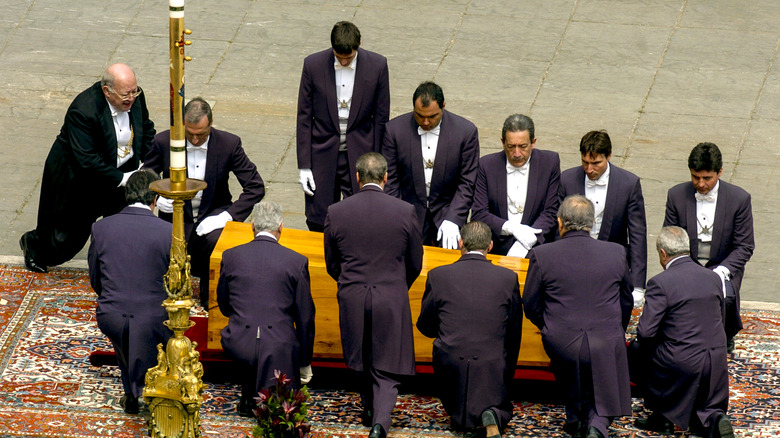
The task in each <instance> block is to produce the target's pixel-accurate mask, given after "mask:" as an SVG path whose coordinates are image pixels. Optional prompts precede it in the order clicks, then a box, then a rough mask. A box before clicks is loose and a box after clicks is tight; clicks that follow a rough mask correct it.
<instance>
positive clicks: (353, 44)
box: [330, 21, 360, 55]
mask: <svg viewBox="0 0 780 438" xmlns="http://www.w3.org/2000/svg"><path fill="white" fill-rule="evenodd" d="M330 45H331V47H333V50H335V51H336V53H338V54H339V55H349V54H351V53H352V51H353V50H357V49H358V47H360V29H358V27H357V26H355V25H354V24H352V23H350V22H349V21H339V22H338V23H336V24H334V25H333V30H331V31H330Z"/></svg>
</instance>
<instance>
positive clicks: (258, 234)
mask: <svg viewBox="0 0 780 438" xmlns="http://www.w3.org/2000/svg"><path fill="white" fill-rule="evenodd" d="M260 236H266V237H270V238H272V239H274V240H277V239H276V236H274V235H273V234H271V233H269V232H268V231H258V232H257V234H255V237H260Z"/></svg>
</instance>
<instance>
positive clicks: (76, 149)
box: [19, 64, 155, 273]
mask: <svg viewBox="0 0 780 438" xmlns="http://www.w3.org/2000/svg"><path fill="white" fill-rule="evenodd" d="M154 134H155V131H154V123H153V122H152V121H151V120H149V111H148V110H147V108H146V100H145V99H144V95H143V94H141V88H139V87H138V84H137V82H136V77H135V73H134V72H133V70H132V69H131V68H130V67H129V66H127V65H125V64H114V65H111V66H110V67H108V69H106V71H105V73H104V74H103V78H102V79H101V80H100V81H98V82H95V83H94V84H93V85H92V86H91V87H89V88H88V89H86V90H84V91H83V92H81V93H80V94H79V95H78V96H76V98H75V99H74V100H73V102H72V103H71V105H70V107H69V108H68V112H67V113H66V114H65V122H64V123H63V125H62V128H61V129H60V133H59V135H58V136H57V139H56V140H55V141H54V144H53V145H52V147H51V150H50V151H49V156H48V157H47V158H46V163H45V164H44V168H43V179H42V180H41V195H40V203H39V206H38V223H37V225H36V228H35V229H34V230H31V231H28V232H26V233H24V234H23V235H22V237H21V239H20V240H19V245H20V246H21V247H22V252H23V253H24V264H25V266H26V267H27V269H29V270H31V271H33V272H39V273H45V272H48V266H55V265H59V264H62V263H65V262H67V261H68V260H70V259H72V258H73V257H74V256H75V255H76V254H77V253H78V252H79V251H81V249H82V248H83V247H84V244H85V243H86V242H87V239H88V238H89V234H90V230H91V227H92V224H93V223H94V222H95V220H96V219H97V218H99V217H101V216H109V215H111V214H114V213H117V212H119V211H120V210H121V209H122V208H123V207H124V205H125V189H124V185H125V183H126V182H127V179H128V178H129V177H130V174H131V173H133V172H134V171H135V170H137V169H138V168H139V165H140V163H142V162H143V159H144V157H145V155H146V153H147V151H148V150H149V145H150V143H151V141H152V138H153V137H154ZM85 194H89V195H88V196H87V197H86V198H85Z"/></svg>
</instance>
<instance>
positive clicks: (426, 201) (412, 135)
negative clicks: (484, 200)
mask: <svg viewBox="0 0 780 438" xmlns="http://www.w3.org/2000/svg"><path fill="white" fill-rule="evenodd" d="M412 105H413V106H414V111H412V112H410V113H406V114H403V115H400V116H398V117H396V118H394V119H393V120H391V121H389V122H388V123H387V132H386V133H385V140H384V143H383V145H382V154H383V155H384V156H385V158H387V172H388V176H387V187H386V188H385V191H386V192H387V193H388V194H389V195H392V196H395V197H397V198H400V199H403V200H404V201H406V202H408V203H410V204H412V205H413V206H414V208H415V210H416V212H417V220H418V221H419V223H420V229H421V230H422V235H423V243H424V244H425V245H438V246H441V247H442V248H448V249H458V238H459V237H460V227H461V226H463V224H465V223H466V218H467V217H468V214H469V208H471V202H472V199H473V197H474V180H475V179H476V177H477V163H478V160H479V135H478V133H477V127H476V126H474V124H473V123H471V122H469V121H468V120H466V119H464V118H463V117H460V116H457V115H455V114H453V113H451V112H449V111H445V110H444V105H445V102H444V92H443V91H442V89H441V87H440V86H438V85H436V84H435V83H433V82H423V83H422V84H420V85H419V86H418V87H417V89H416V90H415V91H414V95H413V96H412Z"/></svg>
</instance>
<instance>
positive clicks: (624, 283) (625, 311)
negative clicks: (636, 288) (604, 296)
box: [618, 248, 634, 331]
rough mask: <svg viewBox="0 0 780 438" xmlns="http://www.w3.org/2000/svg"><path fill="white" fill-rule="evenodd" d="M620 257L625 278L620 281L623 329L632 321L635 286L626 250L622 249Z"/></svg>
mask: <svg viewBox="0 0 780 438" xmlns="http://www.w3.org/2000/svg"><path fill="white" fill-rule="evenodd" d="M618 257H619V259H620V262H622V264H623V278H622V279H621V281H620V311H621V315H622V322H623V331H626V330H627V329H628V324H629V323H630V322H631V312H632V311H633V310H634V296H633V295H631V292H632V291H633V286H632V284H631V276H630V275H631V273H630V272H629V270H628V262H626V257H625V252H624V251H623V250H622V248H621V250H620V252H619V254H618Z"/></svg>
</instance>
